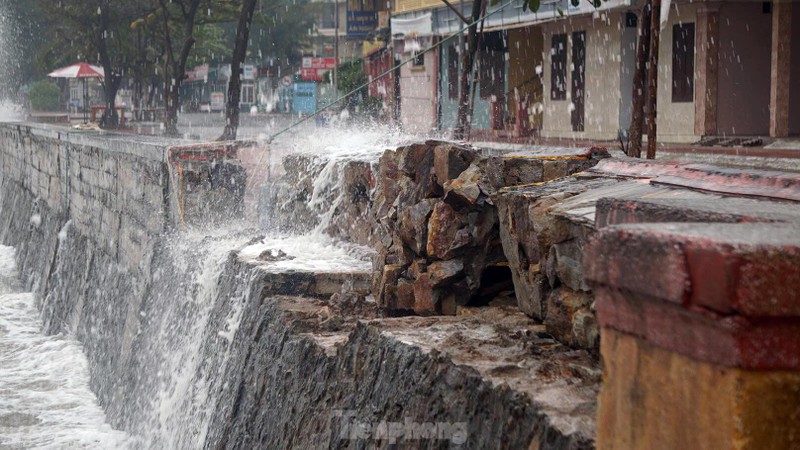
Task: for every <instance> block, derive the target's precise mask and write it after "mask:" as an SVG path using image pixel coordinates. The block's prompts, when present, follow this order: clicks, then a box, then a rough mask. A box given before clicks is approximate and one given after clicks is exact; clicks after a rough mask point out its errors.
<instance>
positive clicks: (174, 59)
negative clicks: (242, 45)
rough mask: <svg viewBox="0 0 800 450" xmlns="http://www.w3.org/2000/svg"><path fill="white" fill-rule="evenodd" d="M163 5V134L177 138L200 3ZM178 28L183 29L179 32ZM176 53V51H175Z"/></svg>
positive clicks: (184, 0) (165, 0) (185, 0)
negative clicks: (164, 55) (187, 63)
mask: <svg viewBox="0 0 800 450" xmlns="http://www.w3.org/2000/svg"><path fill="white" fill-rule="evenodd" d="M158 2H159V5H160V6H161V8H160V10H159V12H160V13H161V19H162V26H163V36H162V38H163V43H164V49H165V53H166V60H165V61H164V93H165V98H164V109H165V117H164V134H166V135H167V136H177V135H178V109H179V108H180V96H181V82H183V80H184V79H185V78H186V62H187V61H188V60H189V54H190V52H191V51H192V47H193V46H194V44H195V42H196V41H195V37H194V29H195V19H196V18H197V10H198V9H199V8H200V3H201V0H175V1H170V0H158ZM176 28H182V30H181V31H180V32H176V30H175V29H176ZM176 50H177V51H176Z"/></svg>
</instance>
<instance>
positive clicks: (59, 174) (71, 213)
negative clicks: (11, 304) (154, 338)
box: [0, 124, 173, 408]
mask: <svg viewBox="0 0 800 450" xmlns="http://www.w3.org/2000/svg"><path fill="white" fill-rule="evenodd" d="M0 164H1V165H0V167H2V171H1V172H0V176H1V177H2V178H1V179H0V183H1V184H2V191H1V192H2V199H0V211H1V212H2V218H3V219H2V220H3V223H2V228H0V238H2V242H3V243H5V244H8V245H13V246H15V247H16V249H17V260H18V265H19V268H20V274H21V276H22V278H23V281H24V282H25V283H26V284H27V285H28V286H29V287H30V288H31V289H33V291H34V292H35V294H36V297H37V302H39V303H40V307H41V309H42V318H43V321H44V331H45V332H46V333H60V332H71V333H75V335H76V337H77V338H78V339H79V340H80V341H81V343H82V344H83V346H84V350H85V352H86V354H87V357H88V359H89V363H90V367H91V371H92V386H91V387H92V389H93V390H94V391H95V392H96V393H97V395H98V398H99V399H100V402H101V403H102V404H103V406H105V407H110V408H118V407H120V406H118V405H121V402H119V401H117V398H119V399H121V398H122V396H120V393H122V392H124V389H122V388H121V386H124V385H126V383H125V379H126V376H127V369H126V368H127V367H128V362H129V359H130V358H131V357H132V352H131V350H132V348H131V342H132V341H133V338H134V337H135V336H136V335H137V334H138V332H139V329H140V320H141V317H140V315H139V311H140V308H141V304H142V300H143V299H144V298H145V296H146V293H147V291H148V289H149V288H150V286H151V265H152V260H153V256H154V254H155V253H156V249H157V248H158V246H159V242H160V240H159V239H160V238H159V237H160V235H161V233H163V232H164V231H165V230H166V229H167V228H168V227H169V225H170V224H171V223H172V220H173V213H172V211H173V209H172V208H171V207H170V200H169V199H170V195H169V177H168V171H167V165H166V146H165V145H163V144H156V143H155V142H153V141H148V140H137V139H134V138H130V137H123V136H113V135H112V136H106V135H97V134H80V133H68V132H65V131H64V130H60V129H57V128H50V127H44V126H40V125H37V126H31V125H25V124H19V125H16V124H12V125H8V124H6V125H2V126H0ZM110 355H113V357H110ZM117 396H119V397H117Z"/></svg>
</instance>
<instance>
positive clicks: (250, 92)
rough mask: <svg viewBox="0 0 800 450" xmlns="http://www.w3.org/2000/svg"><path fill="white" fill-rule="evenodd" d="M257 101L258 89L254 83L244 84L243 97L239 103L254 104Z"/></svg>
mask: <svg viewBox="0 0 800 450" xmlns="http://www.w3.org/2000/svg"><path fill="white" fill-rule="evenodd" d="M255 102H256V90H255V86H253V85H252V84H243V85H242V98H241V100H239V103H246V104H249V105H252V104H254V103H255Z"/></svg>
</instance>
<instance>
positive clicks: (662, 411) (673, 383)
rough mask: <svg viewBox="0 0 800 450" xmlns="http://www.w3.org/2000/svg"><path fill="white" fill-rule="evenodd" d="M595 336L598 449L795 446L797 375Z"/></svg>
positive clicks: (799, 414) (799, 398)
mask: <svg viewBox="0 0 800 450" xmlns="http://www.w3.org/2000/svg"><path fill="white" fill-rule="evenodd" d="M602 334H603V338H602V341H601V344H600V346H601V353H602V356H603V368H604V373H603V385H602V388H601V391H600V399H599V402H598V404H599V408H598V412H597V447H598V448H648V449H676V448H709V449H710V448H720V449H721V448H725V449H737V450H745V449H748V450H749V449H752V450H756V449H758V450H760V449H776V450H777V449H787V448H794V447H796V444H797V442H798V441H799V440H800V371H757V370H743V369H739V368H730V367H724V366H719V365H715V364H710V363H708V362H704V361H699V360H697V359H694V358H690V357H686V356H683V355H680V354H677V353H674V352H671V351H669V350H666V349H663V348H660V347H658V346H656V345H652V344H650V343H648V342H645V341H642V340H640V339H638V338H636V337H634V336H631V335H628V334H625V333H621V332H618V331H616V330H614V329H606V328H604V329H603V331H602Z"/></svg>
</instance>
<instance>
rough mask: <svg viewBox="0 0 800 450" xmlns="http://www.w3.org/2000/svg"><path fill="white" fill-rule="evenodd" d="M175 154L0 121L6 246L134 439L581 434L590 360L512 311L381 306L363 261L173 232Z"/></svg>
mask: <svg viewBox="0 0 800 450" xmlns="http://www.w3.org/2000/svg"><path fill="white" fill-rule="evenodd" d="M170 150H171V149H170V148H168V146H167V145H166V144H164V143H163V142H159V141H157V140H149V139H145V138H136V137H131V136H123V135H114V134H104V133H88V134H83V133H72V132H68V131H66V130H64V129H58V128H50V127H44V126H32V125H26V124H4V125H0V168H2V171H0V241H2V243H4V244H8V245H13V246H15V247H16V249H17V259H18V263H19V267H20V274H21V276H22V277H23V279H24V281H25V282H26V283H27V284H28V285H29V286H30V287H31V288H33V289H34V291H35V292H36V294H37V299H38V302H39V303H40V306H41V309H42V316H43V320H44V325H45V328H44V329H45V331H46V332H48V333H58V332H65V333H73V334H74V335H75V336H76V337H77V338H78V339H79V340H80V341H81V343H82V344H83V347H84V351H85V352H86V354H87V357H88V360H89V365H90V373H91V380H90V384H91V388H92V390H93V391H94V392H95V393H96V394H97V396H98V400H99V401H100V403H101V405H102V406H103V408H104V409H105V411H106V414H107V417H108V420H109V422H110V423H111V424H112V426H114V427H115V428H119V429H123V430H126V431H127V432H129V433H130V434H131V436H132V439H133V440H134V442H136V443H137V444H138V446H139V447H143V448H157V447H167V448H180V447H183V448H185V447H192V448H194V447H204V448H212V447H213V448H241V447H248V446H261V447H267V446H268V447H270V448H302V447H308V446H311V447H315V448H319V447H340V446H357V447H362V446H365V445H368V444H373V445H376V446H379V447H381V446H384V447H385V446H389V445H390V444H392V442H393V440H395V437H396V440H405V441H406V444H407V445H412V446H414V445H423V446H428V447H437V448H438V447H450V446H454V445H457V444H460V443H463V444H464V445H466V446H467V447H468V448H478V447H487V446H495V444H497V443H502V445H504V446H507V447H509V448H512V447H515V448H517V447H529V446H533V447H534V448H536V447H538V448H588V447H591V446H592V445H593V440H594V411H595V398H596V395H597V389H598V384H599V376H598V374H599V372H598V371H597V369H596V366H595V365H596V362H595V361H594V360H593V359H592V358H590V357H589V355H588V354H586V353H585V352H575V351H574V350H572V349H570V348H568V347H564V346H562V345H560V344H559V343H558V342H556V341H554V340H552V339H550V338H549V337H547V335H546V334H545V333H544V329H543V327H541V326H540V325H537V324H535V323H534V322H533V321H531V320H530V319H529V318H527V317H526V316H525V315H523V314H521V313H519V311H516V310H515V309H514V308H510V309H509V308H502V307H498V308H485V309H482V310H481V311H476V312H474V313H473V315H466V316H462V317H434V318H424V317H405V318H397V319H391V318H383V317H381V314H380V312H379V311H377V308H375V307H374V304H373V306H372V307H370V306H369V304H367V303H365V302H364V299H363V295H364V291H365V289H367V286H368V284H369V283H368V282H369V278H370V274H369V270H368V269H365V270H364V271H359V270H345V271H343V272H341V273H338V272H335V271H333V272H332V271H330V270H328V271H319V270H316V271H315V270H296V269H291V270H281V269H280V266H279V265H276V264H277V263H272V262H270V258H269V255H266V256H264V255H265V254H258V255H256V256H246V255H245V254H244V253H245V251H244V249H246V248H248V244H251V243H252V242H255V241H258V239H256V240H255V241H254V240H253V239H252V238H253V236H252V234H250V233H251V232H249V231H242V229H240V228H237V226H228V227H226V228H224V229H222V230H217V231H214V230H213V229H211V230H200V231H198V230H197V229H191V228H190V229H183V227H181V226H180V224H181V218H182V215H181V214H180V208H179V205H180V201H181V200H180V197H179V196H180V192H181V189H179V188H178V187H179V186H176V182H179V181H181V180H180V178H179V177H176V170H175V166H174V165H172V162H171V161H170V154H171V153H170ZM176 180H177V181H176ZM212 184H213V183H212ZM356 184H363V183H362V182H361V181H359V182H357V183H356ZM183 187H186V186H183ZM275 250H276V252H275V253H276V254H277V255H280V252H279V251H277V250H280V249H275ZM278 258H280V256H278ZM367 267H368V265H367ZM382 424H383V425H382ZM381 426H383V427H384V428H380V427H381ZM367 428H369V430H368V431H365V430H366V429H367ZM381 430H383V431H381ZM390 430H393V431H390ZM381 433H383V434H381ZM387 433H392V434H391V435H390V434H387ZM398 433H401V435H398ZM392 436H395V437H392ZM350 440H352V441H350Z"/></svg>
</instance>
